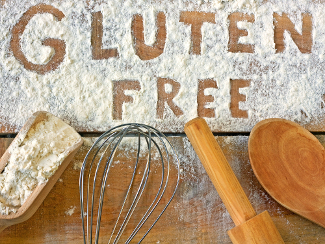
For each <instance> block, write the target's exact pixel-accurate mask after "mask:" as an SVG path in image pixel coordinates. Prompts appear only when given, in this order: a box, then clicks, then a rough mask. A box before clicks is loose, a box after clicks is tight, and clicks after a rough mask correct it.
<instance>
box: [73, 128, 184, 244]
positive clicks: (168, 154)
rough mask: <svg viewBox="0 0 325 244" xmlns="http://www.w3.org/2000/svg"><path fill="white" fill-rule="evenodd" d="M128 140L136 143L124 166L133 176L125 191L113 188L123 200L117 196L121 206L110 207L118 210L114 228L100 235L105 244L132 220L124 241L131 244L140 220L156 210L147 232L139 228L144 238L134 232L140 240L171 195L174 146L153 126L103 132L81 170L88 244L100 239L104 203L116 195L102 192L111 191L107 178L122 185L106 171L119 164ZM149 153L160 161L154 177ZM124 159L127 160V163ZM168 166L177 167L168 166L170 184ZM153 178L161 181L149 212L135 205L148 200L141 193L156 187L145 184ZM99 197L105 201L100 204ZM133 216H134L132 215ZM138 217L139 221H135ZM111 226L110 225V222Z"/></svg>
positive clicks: (113, 129)
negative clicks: (103, 236) (120, 155)
mask: <svg viewBox="0 0 325 244" xmlns="http://www.w3.org/2000/svg"><path fill="white" fill-rule="evenodd" d="M131 140H133V141H132V142H133V143H135V144H134V145H135V146H134V147H135V148H136V156H135V158H134V164H133V165H132V164H130V165H129V167H130V168H131V167H132V168H131V170H130V175H131V172H133V173H132V176H130V178H129V179H127V181H126V182H127V185H128V187H127V188H126V189H125V190H123V189H121V190H120V189H118V191H121V192H122V194H123V197H121V199H122V200H121V207H120V208H114V210H115V209H120V210H115V211H116V212H119V213H118V216H117V218H116V222H115V224H114V226H113V227H112V228H111V233H108V234H107V235H106V232H105V234H104V235H106V236H107V239H108V241H105V243H117V242H118V241H119V240H120V238H121V236H122V234H123V232H124V231H125V229H126V228H127V225H128V224H129V222H132V223H133V225H131V228H132V229H133V231H132V232H131V231H129V232H128V235H127V236H128V237H127V239H126V241H125V243H130V242H131V241H132V240H133V238H135V236H136V235H137V234H138V232H139V230H140V229H141V228H142V227H143V226H144V224H145V222H146V221H149V220H148V219H149V218H150V216H152V215H153V213H154V211H155V210H156V211H157V209H158V206H160V208H159V209H162V210H160V211H161V212H160V213H159V214H158V213H156V214H155V216H158V217H153V218H151V219H150V220H151V221H152V222H151V221H150V224H151V225H150V227H149V228H148V229H146V228H144V229H145V230H144V231H143V232H145V233H144V234H143V235H140V234H139V236H142V237H141V238H140V240H139V243H140V242H141V241H142V240H143V239H144V238H145V237H146V236H147V234H148V233H149V231H150V230H151V229H152V228H153V226H154V225H155V223H156V222H157V221H158V219H159V218H160V217H161V215H162V214H163V213H164V212H165V210H166V208H167V207H168V205H169V204H170V202H171V201H172V199H173V197H174V195H175V193H176V190H177V187H178V183H179V176H180V168H179V167H180V165H179V160H178V157H177V154H176V152H175V150H174V148H173V146H172V145H171V143H170V142H169V141H168V140H167V138H166V136H165V135H164V134H162V133H161V132H159V131H158V130H156V129H155V128H153V127H150V126H147V125H144V124H137V123H130V124H124V125H120V126H117V127H114V128H112V129H110V130H109V131H107V132H105V133H104V134H102V135H101V136H100V137H99V138H98V139H97V140H96V142H95V143H94V144H93V146H92V147H91V148H90V150H89V152H88V153H87V155H86V157H85V159H84V162H83V165H82V168H81V171H80V180H79V190H80V206H81V217H82V227H83V234H84V243H93V241H94V243H98V241H99V236H100V234H99V233H100V227H101V224H102V223H101V217H102V214H104V211H103V209H104V204H105V203H106V202H108V203H109V202H110V201H111V198H112V196H113V195H114V194H115V193H112V194H111V195H112V196H110V195H108V196H105V192H107V191H108V189H107V188H110V185H109V184H108V179H113V182H114V181H121V182H122V180H123V179H119V178H118V177H117V174H114V173H111V171H112V170H114V167H121V162H120V161H118V160H116V158H117V156H118V154H119V150H128V149H125V147H124V146H125V143H126V144H128V143H129V144H132V142H131ZM125 141H126V142H125ZM153 150H155V152H156V153H157V155H158V156H157V157H156V159H157V158H158V161H159V162H158V164H160V165H161V167H160V172H158V173H157V174H155V173H154V172H151V170H152V168H153V165H152V164H153V163H152V162H153V161H154V159H153V154H154V153H153ZM115 160H116V161H115ZM128 161H130V160H129V159H128ZM172 162H174V163H176V165H175V164H173V165H174V166H175V167H176V168H177V180H176V182H172V181H170V172H171V167H172V166H173V165H172ZM155 164H157V162H155ZM155 171H156V170H155ZM139 175H140V177H139ZM152 175H153V177H159V179H161V180H160V184H159V187H157V188H158V189H157V193H156V195H155V197H154V199H153V201H152V202H151V204H150V206H149V207H148V209H146V210H143V208H144V207H143V206H139V205H138V203H139V202H142V201H143V199H142V198H149V195H146V194H143V193H144V192H146V191H148V190H149V191H153V190H154V189H155V188H154V187H153V186H152V185H150V184H149V183H148V182H149V178H150V177H151V176H152ZM114 177H115V178H114ZM136 177H139V178H138V179H139V180H136ZM119 188H123V186H119ZM147 188H149V189H147ZM167 188H169V189H167ZM168 190H169V192H172V194H171V197H170V198H168V197H166V195H165V193H166V191H168ZM105 197H107V198H105ZM104 199H107V200H106V201H105V200H104ZM135 212H136V213H137V214H134V213H135ZM139 213H141V214H139ZM136 215H138V216H136ZM139 215H140V216H142V217H140V218H139ZM134 216H136V217H135V218H136V220H134V221H133V219H134ZM132 217H133V218H132ZM137 217H138V219H137ZM131 220H132V221H131ZM111 222H113V223H114V220H112V221H111ZM136 223H137V224H136ZM129 228H130V227H129ZM130 232H131V233H130ZM141 232H142V231H141ZM124 237H125V236H124ZM100 242H104V241H100ZM133 242H134V241H133Z"/></svg>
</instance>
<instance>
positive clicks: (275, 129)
mask: <svg viewBox="0 0 325 244" xmlns="http://www.w3.org/2000/svg"><path fill="white" fill-rule="evenodd" d="M248 151H249V158H250V162H251V165H252V168H253V171H254V173H255V175H256V177H257V179H258V180H259V182H260V183H261V185H262V186H263V187H264V189H265V190H266V191H267V192H268V193H269V194H270V195H271V196H272V197H273V198H274V199H275V200H276V201H277V202H278V203H280V204H281V205H282V206H284V207H285V208H287V209H289V210H291V211H293V212H295V213H297V214H299V215H301V216H303V217H305V218H307V219H309V220H311V221H313V222H314V223H316V224H319V225H320V226H322V227H325V150H324V147H323V146H322V144H321V143H320V142H319V141H318V140H317V138H316V137H315V136H314V135H312V134H311V133H310V132H309V131H308V130H306V129H304V128H303V127H302V126H300V125H298V124H296V123H294V122H291V121H288V120H284V119H267V120H264V121H261V122H259V123H258V124H256V126H255V127H254V128H253V130H252V131H251V134H250V137H249V141H248Z"/></svg>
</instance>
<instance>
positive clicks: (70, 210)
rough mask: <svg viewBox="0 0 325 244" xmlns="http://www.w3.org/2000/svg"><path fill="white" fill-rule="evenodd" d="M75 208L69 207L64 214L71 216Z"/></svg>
mask: <svg viewBox="0 0 325 244" xmlns="http://www.w3.org/2000/svg"><path fill="white" fill-rule="evenodd" d="M76 208H77V207H76V206H71V207H70V208H69V209H68V210H67V211H65V214H66V215H68V216H71V215H72V214H74V211H75V210H76Z"/></svg>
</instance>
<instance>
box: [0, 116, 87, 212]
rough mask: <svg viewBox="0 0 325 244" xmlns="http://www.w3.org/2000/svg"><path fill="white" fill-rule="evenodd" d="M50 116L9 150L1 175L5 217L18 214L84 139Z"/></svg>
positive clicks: (1, 206)
mask: <svg viewBox="0 0 325 244" xmlns="http://www.w3.org/2000/svg"><path fill="white" fill-rule="evenodd" d="M47 116H48V118H47V120H45V121H43V122H40V123H38V124H37V125H36V127H35V128H34V129H33V128H32V129H30V130H29V131H28V133H27V135H26V137H25V138H20V139H19V138H18V139H17V140H16V141H15V143H13V144H12V145H10V147H9V149H8V150H9V152H10V158H9V160H8V163H7V165H6V167H5V169H4V171H3V172H2V173H1V174H0V213H1V214H10V213H12V212H14V213H15V212H16V211H17V209H18V208H19V207H20V206H21V205H22V204H23V203H24V202H25V201H26V199H27V198H28V197H29V196H30V194H31V193H32V192H33V191H34V189H35V188H36V187H37V186H38V185H41V184H43V183H46V182H47V180H48V179H49V178H50V177H51V176H52V175H53V174H54V173H55V171H56V170H57V168H58V167H59V165H60V164H61V162H62V161H63V160H64V159H65V158H66V156H67V154H68V151H67V148H69V147H71V146H72V145H74V144H75V143H76V142H77V141H79V140H81V137H80V135H79V134H78V133H77V132H76V131H75V130H74V129H73V128H72V127H70V126H69V125H67V124H66V123H64V122H63V121H62V120H60V119H58V118H56V117H55V116H53V115H50V114H48V115H47Z"/></svg>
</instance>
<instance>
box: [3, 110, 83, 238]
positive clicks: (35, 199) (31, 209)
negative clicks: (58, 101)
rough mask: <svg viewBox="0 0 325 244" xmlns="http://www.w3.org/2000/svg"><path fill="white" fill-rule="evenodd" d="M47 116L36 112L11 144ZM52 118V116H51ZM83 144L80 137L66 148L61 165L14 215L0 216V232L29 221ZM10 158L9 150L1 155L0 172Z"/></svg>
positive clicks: (20, 138) (44, 113)
mask: <svg viewBox="0 0 325 244" xmlns="http://www.w3.org/2000/svg"><path fill="white" fill-rule="evenodd" d="M48 115H51V114H50V113H47V112H43V111H40V112H36V113H34V114H33V115H32V116H31V117H30V118H29V119H28V121H27V122H26V123H25V124H24V126H23V127H22V129H21V130H20V131H19V133H18V134H17V136H16V137H15V139H14V140H13V142H12V144H11V145H13V143H14V142H15V141H16V140H23V139H24V138H25V137H26V135H27V133H28V131H29V130H30V129H32V128H35V126H36V125H37V124H38V123H40V122H42V121H45V120H47V118H48ZM51 116H54V115H51ZM82 143H83V140H82V138H81V137H80V140H78V141H77V142H76V143H75V144H74V145H72V146H71V147H70V148H67V149H66V151H67V152H68V154H67V156H66V157H65V159H64V160H63V161H62V163H61V165H60V166H59V167H58V169H57V170H56V172H55V173H54V174H53V175H52V176H51V177H50V178H49V179H48V181H47V182H46V183H43V184H41V185H38V186H37V187H36V188H35V189H34V191H33V192H32V194H31V195H30V196H29V197H28V198H27V200H26V201H25V202H24V203H23V205H22V206H21V207H20V208H19V209H18V210H17V212H16V213H10V214H9V215H1V214H0V232H1V231H3V230H4V229H5V228H7V227H8V226H10V225H14V224H18V223H21V222H23V221H25V220H27V219H29V218H30V217H31V216H32V215H33V214H34V213H35V212H36V210H37V209H38V207H39V206H40V205H41V204H42V202H43V200H44V199H45V197H46V196H47V194H48V193H49V192H50V190H51V189H52V187H53V186H54V184H55V183H56V181H57V180H58V179H59V177H60V176H61V174H62V173H63V171H64V170H65V169H66V167H67V166H68V164H69V162H70V161H71V160H72V159H73V157H74V155H75V154H76V152H77V151H78V149H79V148H80V147H81V145H82ZM9 158H10V153H9V149H7V150H6V152H5V153H4V154H3V156H2V157H1V159H0V172H2V171H3V169H4V168H5V166H6V165H7V162H8V160H9Z"/></svg>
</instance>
